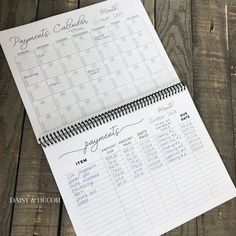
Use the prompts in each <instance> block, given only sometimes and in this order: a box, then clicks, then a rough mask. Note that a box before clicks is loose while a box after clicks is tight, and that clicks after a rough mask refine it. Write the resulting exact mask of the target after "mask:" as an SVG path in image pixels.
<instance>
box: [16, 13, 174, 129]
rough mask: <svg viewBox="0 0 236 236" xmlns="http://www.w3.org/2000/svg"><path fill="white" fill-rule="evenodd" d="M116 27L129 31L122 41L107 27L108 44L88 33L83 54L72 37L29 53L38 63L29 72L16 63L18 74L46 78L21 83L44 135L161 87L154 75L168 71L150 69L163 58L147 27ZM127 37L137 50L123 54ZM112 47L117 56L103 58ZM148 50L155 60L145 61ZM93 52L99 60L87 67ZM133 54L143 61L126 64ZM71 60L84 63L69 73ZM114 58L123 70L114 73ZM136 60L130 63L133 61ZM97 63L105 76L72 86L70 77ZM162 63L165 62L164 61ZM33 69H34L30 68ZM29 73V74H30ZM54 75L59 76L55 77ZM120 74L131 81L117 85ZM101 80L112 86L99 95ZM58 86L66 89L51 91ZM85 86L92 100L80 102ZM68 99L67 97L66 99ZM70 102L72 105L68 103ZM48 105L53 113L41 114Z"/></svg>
mask: <svg viewBox="0 0 236 236" xmlns="http://www.w3.org/2000/svg"><path fill="white" fill-rule="evenodd" d="M136 17H139V16H136ZM141 21H142V24H143V25H144V24H145V23H144V22H143V20H142V19H141ZM117 24H123V25H124V26H125V27H126V29H127V34H125V35H124V36H121V37H120V35H119V37H117V38H116V37H115V32H114V31H113V32H112V31H111V30H110V29H111V27H112V23H111V25H110V26H109V27H107V28H106V27H104V29H105V30H107V32H108V33H109V35H110V38H109V40H107V41H106V42H105V43H96V41H95V39H94V38H93V37H92V31H93V30H92V31H91V32H86V34H87V37H89V38H91V42H92V47H88V45H87V48H85V47H84V49H83V50H81V49H79V48H78V45H77V43H76V37H78V36H75V37H74V36H73V37H72V38H70V39H66V40H62V42H61V41H60V40H58V41H57V42H56V43H55V44H54V45H46V48H44V47H40V48H38V49H36V50H34V51H33V52H29V53H30V54H29V55H31V57H32V53H34V55H35V58H36V59H37V64H36V65H34V64H32V63H31V64H29V66H30V68H27V65H24V67H23V66H21V65H20V64H19V62H17V61H18V60H16V62H17V65H18V68H19V70H20V71H22V69H25V70H23V71H22V73H23V72H24V71H26V70H27V71H30V70H33V69H34V68H40V70H41V73H42V74H43V77H44V78H43V79H41V80H40V82H41V84H39V83H40V82H38V83H37V82H36V83H33V84H31V85H30V86H31V87H30V86H29V83H28V82H27V81H26V80H25V79H24V78H23V76H22V80H23V82H24V84H25V87H26V88H27V91H28V94H29V98H30V101H31V103H32V104H33V107H34V109H35V112H36V114H37V118H38V121H39V124H40V126H41V129H42V130H43V132H44V133H45V132H48V131H49V130H52V129H54V128H57V127H61V126H64V125H66V124H68V123H70V122H73V121H75V120H78V119H79V118H81V117H85V116H88V115H89V114H91V113H94V112H96V111H99V110H101V109H104V108H108V107H111V106H112V105H114V104H119V103H122V102H125V101H126V100H127V99H130V98H134V97H138V96H141V94H142V93H143V94H144V92H148V91H151V90H153V88H154V87H159V85H158V79H155V74H156V76H158V75H160V73H161V72H162V71H163V72H164V71H168V67H167V66H166V65H165V64H163V68H159V70H158V71H155V72H152V71H151V70H150V67H149V66H148V64H147V63H150V62H151V60H153V58H158V57H160V54H159V51H158V49H157V47H156V45H155V43H154V40H153V39H152V38H151V35H150V32H149V31H148V29H147V27H146V26H145V25H144V26H143V28H142V27H141V30H140V28H138V29H137V30H136V31H135V30H132V27H130V25H128V23H127V22H123V21H119V22H118V23H117ZM95 31H96V30H95ZM142 34H144V35H145V34H146V35H148V37H149V41H148V42H143V43H142V44H141V45H139V44H138V40H137V36H138V35H139V36H140V35H141V36H142ZM82 35H83V34H82ZM127 37H129V38H130V39H131V40H132V43H133V45H134V46H133V47H131V48H130V49H128V50H123V49H122V48H120V45H119V42H118V40H124V39H125V40H126V39H127ZM61 44H62V45H61ZM109 44H111V45H113V46H115V48H116V49H117V51H116V53H115V54H114V55H108V56H107V57H104V55H103V51H105V50H103V49H104V48H105V47H106V46H107V45H109ZM59 45H60V46H59ZM63 45H64V46H63ZM65 45H66V46H65ZM67 45H69V46H70V47H69V46H68V47H67ZM148 46H150V47H151V46H153V47H156V55H154V57H152V58H148V59H145V56H144V55H143V52H142V50H141V49H144V48H145V47H148ZM62 47H67V49H61V48H62ZM40 50H41V51H40ZM90 50H94V51H96V52H97V56H98V58H97V60H96V61H94V62H92V63H88V62H89V61H90V60H88V62H86V59H85V58H83V55H82V53H83V52H85V53H86V52H87V51H90ZM140 50H141V51H140ZM47 51H52V54H51V56H50V55H49V56H47V57H46V59H44V58H43V56H42V54H43V53H45V52H47ZM42 52H43V53H42ZM40 53H41V54H40ZM63 53H64V54H63ZM130 53H131V54H130ZM132 53H136V54H137V55H138V56H137V57H134V58H140V59H141V61H138V62H135V63H132V62H131V63H130V62H127V60H126V58H127V57H126V55H131V56H132ZM39 55H40V58H39ZM71 57H76V58H77V59H78V60H79V61H81V64H79V66H78V67H77V68H72V67H71V68H70V69H71V70H68V69H67V66H68V65H66V64H65V63H66V61H65V60H66V59H68V58H69V59H68V60H71V59H70V58H71ZM115 57H116V58H120V60H121V63H122V64H123V67H121V68H118V69H115V70H114V71H112V69H111V68H110V67H109V65H111V62H112V60H114V58H115ZM134 58H131V59H132V60H134ZM160 58H161V57H160ZM109 60H110V61H109ZM96 63H102V65H103V67H104V68H105V74H103V75H101V76H98V77H95V78H93V77H92V76H89V74H88V71H87V74H86V76H87V79H86V78H85V79H84V81H81V83H79V84H77V85H74V84H73V83H74V82H73V81H72V77H71V76H69V73H73V72H77V71H78V70H79V69H84V70H85V72H86V68H88V67H89V66H94V65H96ZM107 63H108V64H107ZM109 63H110V64H109ZM162 63H164V62H163V61H162ZM32 65H33V67H31V66H32ZM50 66H54V67H55V70H54V71H52V72H50V71H47V70H48V67H50ZM139 66H141V67H142V66H143V68H144V70H146V74H143V75H142V74H141V76H140V77H139V75H138V74H137V72H138V70H137V69H139ZM26 68H27V69H26ZM131 68H132V69H133V72H130V71H129V70H130V69H131ZM140 72H141V73H144V71H143V69H141V71H140ZM28 73H29V74H30V72H28ZM54 73H56V74H55V75H54ZM118 73H126V74H127V76H128V78H130V79H129V80H130V81H128V82H126V83H125V84H124V85H118V84H117V82H116V80H115V79H116V75H118ZM163 75H164V74H163ZM169 75H170V74H169ZM78 79H80V78H78ZM101 79H104V80H105V79H107V80H108V81H109V82H111V84H110V86H111V87H110V88H107V90H106V91H101V92H100V90H99V89H98V88H97V86H96V84H97V83H99V81H100V80H101ZM49 81H50V82H49ZM58 81H59V82H58ZM63 81H64V82H63ZM142 81H143V82H142ZM102 82H103V81H102ZM57 83H59V84H61V83H63V84H64V85H65V88H60V89H59V90H58V91H54V90H55V89H53V88H52V84H53V85H54V84H57ZM103 83H105V82H103ZM140 83H141V84H140ZM142 83H143V84H142ZM39 86H41V87H39ZM84 86H87V88H85V89H89V88H90V90H89V91H91V96H92V97H84V98H81V95H79V94H81V92H80V91H81V90H83V87H84ZM145 86H146V88H145ZM44 88H45V89H44ZM37 90H39V91H42V93H36V91H37ZM43 91H44V93H45V96H44V94H43ZM46 91H47V92H46ZM32 93H34V94H35V95H32ZM89 93H90V92H87V94H89ZM129 93H130V94H129ZM37 94H40V98H39V99H37V96H39V95H37ZM68 94H71V96H69V95H68ZM63 95H64V98H63ZM66 95H68V96H67V97H66ZM110 96H112V97H110ZM49 97H51V98H52V99H51V100H50V99H49V100H48V98H49ZM68 99H69V100H73V101H70V102H68ZM91 99H92V100H91ZM112 99H113V101H112ZM60 101H65V105H64V106H62V104H63V103H61V102H60ZM92 101H93V102H92ZM48 102H49V104H51V105H50V106H48V107H51V110H50V111H48V113H47V112H44V111H42V110H43V108H41V109H39V107H40V104H42V103H48ZM91 102H92V103H91ZM91 104H93V106H91ZM73 106H75V107H77V110H74V109H75V108H72V107H73ZM41 107H43V106H41ZM67 111H71V112H72V113H69V114H67ZM70 114H72V115H71V118H69V116H70ZM73 114H74V115H73ZM47 119H48V120H47ZM55 121H56V122H55ZM53 125H54V126H53ZM51 126H52V127H51Z"/></svg>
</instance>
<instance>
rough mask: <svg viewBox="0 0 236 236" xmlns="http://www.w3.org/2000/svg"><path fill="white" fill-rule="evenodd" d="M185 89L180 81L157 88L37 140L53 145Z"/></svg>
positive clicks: (45, 145)
mask: <svg viewBox="0 0 236 236" xmlns="http://www.w3.org/2000/svg"><path fill="white" fill-rule="evenodd" d="M185 89H186V86H185V85H184V84H183V83H182V82H180V83H178V84H175V85H172V86H170V87H168V88H165V89H162V90H159V91H157V92H155V93H152V94H149V95H147V96H145V97H142V98H140V99H137V100H135V101H132V102H129V103H127V104H125V105H123V106H120V107H117V108H114V109H112V110H109V111H107V112H104V113H101V114H100V115H97V116H95V117H92V118H89V119H87V120H84V121H81V122H79V123H75V124H72V125H70V126H67V127H65V128H63V129H59V130H57V131H55V132H51V133H49V134H46V135H44V136H42V137H41V138H39V140H38V141H39V143H40V144H41V145H42V146H43V147H47V146H50V145H53V144H55V143H58V142H61V141H63V140H65V139H68V138H70V137H72V136H75V135H78V134H80V133H83V132H85V131H87V130H90V129H93V128H95V127H98V126H100V125H103V124H105V123H107V122H109V121H112V120H115V119H117V118H119V117H121V116H125V115H127V114H129V113H131V112H134V111H136V110H139V109H141V108H143V107H146V106H149V105H150V104H153V103H156V102H158V101H160V100H163V99H165V98H167V97H170V96H173V95H175V94H177V93H179V92H181V91H183V90H185Z"/></svg>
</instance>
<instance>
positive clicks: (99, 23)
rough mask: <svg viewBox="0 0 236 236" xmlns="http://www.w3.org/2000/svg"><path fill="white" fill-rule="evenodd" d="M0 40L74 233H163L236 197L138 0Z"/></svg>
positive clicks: (112, 0)
mask: <svg viewBox="0 0 236 236" xmlns="http://www.w3.org/2000/svg"><path fill="white" fill-rule="evenodd" d="M0 42H1V45H2V48H3V50H4V53H5V55H6V58H7V61H8V63H9V65H10V69H11V71H12V74H13V76H14V79H15V82H16V84H17V87H18V90H19V92H20V95H21V97H22V100H23V102H24V105H25V107H26V110H27V113H28V115H29V118H30V121H31V123H32V126H33V129H34V132H35V135H36V138H37V140H38V142H39V143H40V144H41V145H42V147H43V150H44V152H45V154H46V157H47V160H48V162H49V164H50V167H51V169H52V172H53V174H54V177H55V179H56V182H57V185H58V187H59V190H60V193H61V195H62V197H63V200H64V203H65V205H66V208H67V210H68V213H69V216H70V218H71V221H72V224H73V226H74V229H75V232H76V234H77V235H81V236H82V235H86V236H87V235H88V236H94V235H96V236H99V235H100V236H115V235H117V236H120V235H122V236H129V235H130V236H131V235H132V236H151V235H153V236H154V235H155V236H156V235H160V234H163V233H165V232H167V231H169V230H170V229H172V228H174V227H176V226H178V225H180V224H182V223H184V222H186V221H188V220H190V219H192V218H194V217H196V216H198V215H200V214H202V213H204V212H205V211H208V210H210V209H212V208H214V207H216V206H217V205H219V204H221V203H223V202H225V201H227V200H230V199H231V198H233V197H235V196H236V190H235V187H234V185H233V183H232V181H231V180H230V177H229V175H228V173H227V171H226V169H225V167H224V165H223V163H222V161H221V158H220V156H219V154H218V153H217V150H216V148H215V147H214V144H213V143H212V141H211V139H210V137H209V134H208V133H207V131H206V129H205V127H204V125H203V123H202V120H201V118H200V116H199V114H198V112H197V110H196V108H195V106H194V104H193V102H192V99H191V97H190V95H189V92H188V89H187V87H186V86H185V85H184V84H183V83H181V82H180V81H179V78H178V76H177V74H176V72H175V70H174V68H173V66H172V64H171V62H170V60H169V58H168V56H167V54H166V52H165V50H164V48H163V46H162V44H161V42H160V40H159V38H158V36H157V34H156V32H155V30H154V28H153V26H152V24H151V22H150V20H149V18H148V16H147V14H146V12H145V10H144V8H143V5H142V3H141V1H140V0H108V1H105V2H102V3H99V4H96V5H93V6H90V7H86V8H82V9H79V10H76V11H72V12H70V13H65V14H61V15H58V16H55V17H51V18H49V19H45V20H41V21H38V22H35V23H32V24H28V25H25V26H21V27H17V28H14V29H9V30H6V31H2V32H0Z"/></svg>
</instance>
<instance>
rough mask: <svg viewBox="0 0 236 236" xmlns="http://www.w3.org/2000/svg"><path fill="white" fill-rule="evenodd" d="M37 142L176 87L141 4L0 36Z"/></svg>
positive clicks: (116, 5)
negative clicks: (59, 131) (60, 129)
mask: <svg viewBox="0 0 236 236" xmlns="http://www.w3.org/2000/svg"><path fill="white" fill-rule="evenodd" d="M0 42H1V45H2V47H3V51H4V53H5V55H6V58H7V61H8V63H9V65H10V68H11V71H12V74H13V76H14V79H15V81H16V84H17V87H18V89H19V92H20V94H21V97H22V100H23V102H24V105H25V107H26V110H27V113H28V115H29V118H30V121H31V123H32V126H33V128H34V132H35V134H36V137H37V138H39V137H41V136H43V135H45V134H46V133H48V132H50V131H52V130H56V129H58V128H62V127H63V126H66V125H68V124H70V123H73V122H78V121H79V120H82V119H84V118H86V117H88V116H92V115H94V114H95V113H97V112H101V111H104V110H105V109H108V108H111V107H115V106H119V105H121V104H124V103H127V102H128V101H130V100H133V99H135V98H137V97H141V96H143V95H146V94H147V93H149V92H151V91H155V90H157V89H160V88H163V87H167V86H168V85H170V84H174V83H177V82H179V79H178V76H177V74H176V72H175V70H174V68H173V66H172V65H171V63H170V60H169V58H168V56H167V54H166V52H165V50H164V48H163V46H162V44H161V42H160V40H159V38H158V36H157V34H156V32H155V30H154V28H153V26H152V24H151V21H150V20H149V18H148V16H147V13H146V11H145V9H144V7H143V5H142V3H141V1H140V0H108V1H105V2H102V3H99V4H96V5H92V6H90V7H86V8H82V9H79V10H75V11H71V12H69V13H65V14H61V15H58V16H54V17H50V18H48V19H45V20H41V21H38V22H35V23H31V24H28V25H24V26H20V27H17V28H13V29H9V30H5V31H2V32H0Z"/></svg>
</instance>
